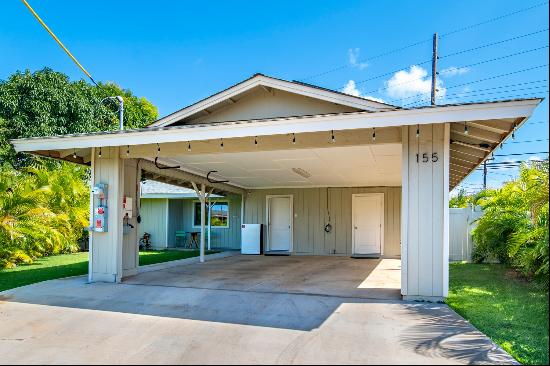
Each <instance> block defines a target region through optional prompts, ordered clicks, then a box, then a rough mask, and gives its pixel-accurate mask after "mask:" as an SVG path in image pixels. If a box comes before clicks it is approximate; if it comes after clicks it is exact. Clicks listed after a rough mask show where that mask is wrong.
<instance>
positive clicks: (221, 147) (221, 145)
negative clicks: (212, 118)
mask: <svg viewBox="0 0 550 366" xmlns="http://www.w3.org/2000/svg"><path fill="white" fill-rule="evenodd" d="M220 141H221V143H220V149H223V139H220Z"/></svg>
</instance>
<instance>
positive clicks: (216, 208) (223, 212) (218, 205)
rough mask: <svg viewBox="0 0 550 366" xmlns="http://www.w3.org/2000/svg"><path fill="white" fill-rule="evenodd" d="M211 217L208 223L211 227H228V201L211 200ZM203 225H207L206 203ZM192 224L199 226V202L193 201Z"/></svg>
mask: <svg viewBox="0 0 550 366" xmlns="http://www.w3.org/2000/svg"><path fill="white" fill-rule="evenodd" d="M211 205H212V217H211V218H210V220H211V221H210V223H211V225H212V227H217V228H228V227H229V202H227V201H215V202H211ZM204 223H205V225H208V204H207V205H206V215H205V222H204ZM193 226H194V227H200V226H201V203H200V202H199V201H195V202H193Z"/></svg>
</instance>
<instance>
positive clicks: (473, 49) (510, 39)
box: [439, 28, 548, 59]
mask: <svg viewBox="0 0 550 366" xmlns="http://www.w3.org/2000/svg"><path fill="white" fill-rule="evenodd" d="M547 31H548V28H545V29H541V30H538V31H535V32H531V33H526V34H522V35H519V36H515V37H512V38H508V39H504V40H501V41H496V42H491V43H487V44H484V45H481V46H476V47H473V48H468V49H465V50H461V51H457V52H453V53H449V54H447V55H443V56H439V59H444V58H447V57H453V56H456V55H461V54H463V53H467V52H472V51H477V50H480V49H483V48H487V47H492V46H496V45H499V44H502V43H506V42H511V41H515V40H517V39H521V38H525V37H530V36H533V35H535V34H539V33H543V32H547Z"/></svg>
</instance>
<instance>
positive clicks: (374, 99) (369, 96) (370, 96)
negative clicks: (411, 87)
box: [363, 95, 386, 103]
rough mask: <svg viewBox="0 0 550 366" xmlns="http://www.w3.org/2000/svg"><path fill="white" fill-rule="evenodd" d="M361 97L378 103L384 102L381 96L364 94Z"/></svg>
mask: <svg viewBox="0 0 550 366" xmlns="http://www.w3.org/2000/svg"><path fill="white" fill-rule="evenodd" d="M363 98H365V99H369V100H373V101H375V102H379V103H386V102H385V101H384V99H382V98H377V97H373V96H372V95H365V96H363Z"/></svg>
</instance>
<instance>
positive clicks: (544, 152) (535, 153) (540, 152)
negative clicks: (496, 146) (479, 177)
mask: <svg viewBox="0 0 550 366" xmlns="http://www.w3.org/2000/svg"><path fill="white" fill-rule="evenodd" d="M539 154H548V151H539V152H525V153H510V154H500V155H493V156H495V157H506V156H522V155H539ZM487 164H500V163H499V162H495V163H487Z"/></svg>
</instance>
